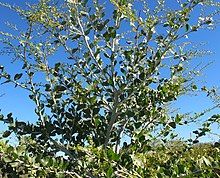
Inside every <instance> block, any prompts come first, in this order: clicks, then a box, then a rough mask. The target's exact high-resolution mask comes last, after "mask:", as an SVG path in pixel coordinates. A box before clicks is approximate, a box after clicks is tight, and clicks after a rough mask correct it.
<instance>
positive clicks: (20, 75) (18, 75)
mask: <svg viewBox="0 0 220 178" xmlns="http://www.w3.org/2000/svg"><path fill="white" fill-rule="evenodd" d="M22 75H23V74H22V73H20V74H15V76H14V80H19V79H20V78H21V77H22Z"/></svg>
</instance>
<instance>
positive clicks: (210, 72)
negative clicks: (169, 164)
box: [0, 0, 220, 141]
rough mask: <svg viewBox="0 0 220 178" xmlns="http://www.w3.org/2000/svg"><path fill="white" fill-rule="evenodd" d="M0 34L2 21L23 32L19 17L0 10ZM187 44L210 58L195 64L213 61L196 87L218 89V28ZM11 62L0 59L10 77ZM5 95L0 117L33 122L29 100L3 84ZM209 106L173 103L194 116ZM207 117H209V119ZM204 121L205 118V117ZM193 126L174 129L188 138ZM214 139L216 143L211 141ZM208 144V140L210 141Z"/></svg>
mask: <svg viewBox="0 0 220 178" xmlns="http://www.w3.org/2000/svg"><path fill="white" fill-rule="evenodd" d="M1 2H7V3H12V4H15V3H16V4H17V5H21V6H24V1H16V2H15V1H12V0H1ZM29 2H36V1H29ZM0 12H1V14H2V15H1V16H0V31H7V30H8V28H7V27H6V25H5V21H10V22H12V23H15V24H17V25H18V27H20V28H24V27H25V24H24V23H23V22H22V21H21V20H20V19H19V17H18V16H17V15H16V14H15V13H14V12H11V11H9V10H7V9H5V8H2V7H0ZM190 40H191V41H193V42H195V43H199V42H206V43H207V44H206V45H205V46H204V47H203V48H204V49H207V50H210V51H212V52H213V54H211V55H208V56H204V57H202V58H199V59H196V61H202V63H204V64H205V63H206V62H208V61H213V64H211V65H210V66H209V67H208V68H207V69H205V70H204V72H203V74H202V76H201V77H200V78H198V80H199V81H200V82H199V83H200V84H199V85H200V86H202V85H203V84H204V85H208V86H217V87H218V86H220V77H219V76H220V75H219V71H220V59H219V56H220V45H219V41H220V28H219V27H218V28H216V29H214V30H210V31H208V30H201V31H199V32H198V33H194V34H193V35H192V36H190ZM0 48H1V47H0ZM10 61H11V58H10V56H0V65H1V64H2V65H4V66H5V67H6V68H7V69H8V70H9V71H11V72H12V73H16V72H19V71H18V70H19V67H18V66H17V64H15V65H13V66H12V65H11V64H10ZM1 94H5V95H4V96H3V97H1V98H0V109H2V113H4V114H7V113H9V112H12V113H13V115H14V116H15V117H17V118H18V119H21V120H23V121H30V122H33V121H34V120H35V119H36V116H35V114H34V104H33V102H32V101H31V100H29V97H28V93H27V92H26V91H24V90H22V89H19V88H14V86H13V85H10V84H7V85H4V86H3V85H2V86H0V95H1ZM211 104H212V102H211V101H210V100H208V99H207V98H206V97H205V96H204V95H199V96H194V97H192V96H183V97H181V98H180V99H179V100H178V102H176V103H175V105H174V106H175V107H176V108H180V111H181V112H195V111H202V110H203V109H205V108H207V107H209V106H211ZM218 112H219V111H218V110H215V111H213V112H212V113H210V114H213V113H218ZM210 114H209V115H210ZM207 117H208V115H207ZM4 128H5V126H3V125H2V124H0V130H3V129H4ZM194 128H195V126H190V127H184V128H182V127H181V128H178V130H177V131H178V132H179V133H180V134H181V135H182V136H183V137H188V136H189V135H190V134H189V133H190V131H192V130H193V129H194ZM213 129H214V132H218V133H220V132H219V130H218V128H217V127H216V126H215V127H214V128H213ZM214 139H215V140H216V139H219V138H217V137H214ZM209 140H210V138H209V137H206V138H204V139H203V141H209ZM211 141H212V140H211Z"/></svg>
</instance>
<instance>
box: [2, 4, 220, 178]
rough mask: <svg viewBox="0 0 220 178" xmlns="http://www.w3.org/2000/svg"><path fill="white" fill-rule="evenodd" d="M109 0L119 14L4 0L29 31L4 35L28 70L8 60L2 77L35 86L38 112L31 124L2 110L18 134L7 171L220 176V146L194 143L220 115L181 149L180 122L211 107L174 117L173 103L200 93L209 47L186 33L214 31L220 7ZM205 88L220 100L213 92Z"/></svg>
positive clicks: (32, 94) (98, 7) (8, 149)
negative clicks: (201, 58)
mask: <svg viewBox="0 0 220 178" xmlns="http://www.w3.org/2000/svg"><path fill="white" fill-rule="evenodd" d="M106 3H107V4H108V5H109V6H110V7H112V11H111V12H108V11H107V10H106V9H105V4H101V3H99V2H98V1H95V0H94V1H80V2H77V1H68V2H57V3H55V2H53V1H50V0H40V1H39V3H37V4H32V5H29V6H28V7H29V8H28V9H22V8H20V7H16V6H11V5H9V4H3V3H1V5H2V6H5V7H8V8H9V9H11V10H14V11H16V12H17V13H18V14H19V15H20V16H21V17H22V19H23V20H24V21H25V22H26V23H27V30H25V31H22V32H19V31H17V32H15V33H13V34H10V33H8V32H1V34H2V38H1V42H2V43H3V44H4V45H5V46H6V51H5V52H6V53H9V54H12V55H13V56H14V61H13V62H14V63H16V62H17V63H18V64H19V65H20V64H21V65H22V67H21V69H20V71H19V73H17V74H13V75H12V74H11V73H10V72H8V70H7V69H6V68H5V67H4V66H1V67H0V79H1V80H3V83H12V84H14V85H15V87H20V88H23V89H25V90H26V91H28V92H29V98H30V99H31V100H32V101H33V102H34V103H35V106H36V108H35V113H36V115H37V117H38V120H37V121H36V123H29V122H28V123H26V122H23V121H21V120H18V119H15V118H14V116H13V114H12V113H9V114H8V115H6V116H4V115H1V116H0V120H1V121H3V122H4V123H7V124H8V130H7V131H5V132H4V133H3V135H2V136H3V137H4V138H7V137H9V136H10V134H12V133H13V134H15V135H16V137H17V138H18V140H19V143H18V146H15V147H12V146H10V145H8V144H6V143H4V142H2V152H3V157H2V160H1V162H2V164H4V165H5V166H4V167H3V168H2V170H1V171H2V173H9V172H11V173H10V174H9V176H18V175H21V174H24V175H30V176H34V177H36V176H42V177H46V176H56V177H125V176H126V177H178V176H179V177H181V176H182V177H184V176H191V175H193V174H195V173H198V174H199V176H201V177H202V176H203V177H204V176H208V177H213V176H219V174H218V171H219V165H218V164H217V162H218V160H219V148H217V147H214V146H212V145H207V146H206V145H202V146H201V145H200V147H199V146H193V144H195V143H197V142H198V140H199V138H200V137H201V136H204V135H206V134H207V133H209V132H210V131H211V129H210V128H211V125H212V124H213V123H214V124H216V123H219V115H213V116H212V117H210V118H208V119H207V120H206V121H204V122H203V123H202V127H201V128H198V130H195V131H194V134H195V139H189V140H187V141H188V142H186V143H184V142H183V143H182V142H181V144H180V145H178V144H176V143H175V142H174V143H175V144H174V146H173V142H170V140H171V141H172V140H174V138H175V137H176V135H175V134H174V133H173V131H174V130H175V128H176V127H177V126H179V125H186V124H188V123H190V122H195V121H197V120H198V118H199V117H200V116H201V115H202V114H204V113H205V112H208V111H210V109H207V110H205V111H204V112H202V113H199V114H198V115H196V116H195V117H190V118H189V117H188V116H187V115H185V114H181V113H172V114H170V107H169V104H170V103H172V102H174V101H175V100H177V99H178V98H179V97H180V96H182V95H185V94H187V93H189V92H197V91H199V90H200V89H198V86H197V85H196V84H195V83H194V81H193V79H195V77H196V75H197V73H196V72H195V71H194V70H193V69H192V68H191V69H190V68H189V67H188V66H190V65H191V63H190V61H191V59H193V58H194V57H195V56H197V55H199V54H203V53H204V51H199V50H198V49H196V50H195V51H194V50H193V48H192V46H190V44H189V43H187V38H186V37H188V36H190V35H191V33H192V34H193V33H195V32H197V31H198V30H200V29H201V28H213V27H214V26H215V21H216V19H215V18H217V15H218V14H219V9H218V6H219V4H218V3H217V2H215V1H210V0H203V1H198V0H188V1H184V2H181V3H179V2H177V3H175V4H176V6H175V7H166V6H165V3H166V2H165V1H163V0H158V1H157V4H156V6H155V7H154V8H153V10H152V8H150V4H147V3H146V2H145V1H138V2H136V1H126V0H120V1H114V0H112V1H110V2H106ZM148 5H149V7H148ZM207 13H208V14H207ZM194 14H199V15H197V16H198V17H197V16H196V15H195V18H196V19H195V18H193V15H194ZM16 34H18V35H16ZM201 91H204V92H207V93H208V95H209V96H212V97H213V96H214V98H217V96H216V92H215V90H213V89H210V90H209V89H207V88H206V87H203V88H201ZM218 106H219V104H218V103H217V104H216V105H215V106H214V107H213V108H216V107H218ZM158 140H160V141H161V142H160V141H158ZM27 143H28V144H27ZM188 144H192V146H189V145H188ZM173 147H174V148H173ZM209 149H210V150H212V152H209V151H207V150H209ZM200 154H202V155H203V156H199V155H200Z"/></svg>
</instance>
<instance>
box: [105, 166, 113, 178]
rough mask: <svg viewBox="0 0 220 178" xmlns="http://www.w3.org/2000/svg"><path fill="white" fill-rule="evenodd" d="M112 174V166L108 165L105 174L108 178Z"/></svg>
mask: <svg viewBox="0 0 220 178" xmlns="http://www.w3.org/2000/svg"><path fill="white" fill-rule="evenodd" d="M112 174H113V168H112V166H111V165H110V166H109V168H108V171H107V173H106V176H107V177H108V178H110V177H112Z"/></svg>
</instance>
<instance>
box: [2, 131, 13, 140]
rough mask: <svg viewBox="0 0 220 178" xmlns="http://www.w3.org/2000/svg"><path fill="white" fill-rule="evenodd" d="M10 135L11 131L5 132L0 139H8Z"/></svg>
mask: <svg viewBox="0 0 220 178" xmlns="http://www.w3.org/2000/svg"><path fill="white" fill-rule="evenodd" d="M10 135H11V131H9V130H7V131H5V132H4V133H3V134H2V137H4V138H6V137H9V136H10Z"/></svg>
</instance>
